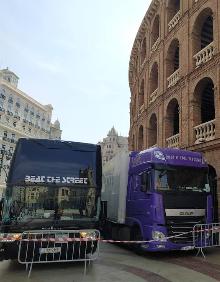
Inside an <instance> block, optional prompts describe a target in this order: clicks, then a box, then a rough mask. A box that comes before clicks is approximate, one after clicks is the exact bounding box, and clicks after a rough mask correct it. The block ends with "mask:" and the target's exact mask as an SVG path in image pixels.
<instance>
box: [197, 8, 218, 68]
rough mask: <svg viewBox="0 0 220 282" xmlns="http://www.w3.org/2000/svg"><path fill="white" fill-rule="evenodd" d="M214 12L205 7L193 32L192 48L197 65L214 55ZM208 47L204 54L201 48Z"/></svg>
mask: <svg viewBox="0 0 220 282" xmlns="http://www.w3.org/2000/svg"><path fill="white" fill-rule="evenodd" d="M213 41H214V32H213V12H212V10H211V9H210V8H206V9H204V10H203V11H202V12H201V13H200V14H199V15H198V17H197V19H196V21H195V23H194V26H193V32H192V49H193V55H194V60H195V64H196V66H197V67H198V66H200V65H201V64H203V63H205V62H207V61H208V60H210V59H211V58H212V57H213V55H214V43H213ZM205 48H208V49H207V51H206V52H204V53H203V54H201V53H200V51H201V50H203V49H205Z"/></svg>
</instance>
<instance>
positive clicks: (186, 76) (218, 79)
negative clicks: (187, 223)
mask: <svg viewBox="0 0 220 282" xmlns="http://www.w3.org/2000/svg"><path fill="white" fill-rule="evenodd" d="M219 21H220V3H219V1H218V0H154V1H152V3H151V5H150V7H149V9H148V11H147V12H146V14H145V17H144V19H143V21H142V23H141V26H140V28H139V31H138V33H137V35H136V38H135V41H134V44H133V48H132V52H131V58H130V64H129V84H130V90H131V103H130V132H129V146H130V149H131V150H143V149H146V148H149V147H152V146H159V147H172V148H181V149H187V150H193V151H200V152H203V153H204V156H205V158H206V160H207V161H208V163H209V165H210V179H211V183H212V186H213V191H215V193H214V194H215V196H216V198H219V200H220V195H217V194H218V192H219V191H220V53H219V50H220V46H219V44H220V28H219ZM217 187H218V188H217Z"/></svg>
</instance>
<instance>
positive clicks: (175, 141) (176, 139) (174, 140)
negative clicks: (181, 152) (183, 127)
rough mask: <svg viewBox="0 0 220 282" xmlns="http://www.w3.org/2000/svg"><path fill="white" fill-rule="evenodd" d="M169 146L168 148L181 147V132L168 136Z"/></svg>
mask: <svg viewBox="0 0 220 282" xmlns="http://www.w3.org/2000/svg"><path fill="white" fill-rule="evenodd" d="M166 141H167V147H168V148H179V144H180V135H179V133H178V134H176V135H173V136H171V137H169V138H167V140H166Z"/></svg>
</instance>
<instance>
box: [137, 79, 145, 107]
mask: <svg viewBox="0 0 220 282" xmlns="http://www.w3.org/2000/svg"><path fill="white" fill-rule="evenodd" d="M138 103H139V108H140V107H141V106H142V105H143V104H144V80H143V79H142V81H141V86H140V89H139V97H138Z"/></svg>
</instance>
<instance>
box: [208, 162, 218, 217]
mask: <svg viewBox="0 0 220 282" xmlns="http://www.w3.org/2000/svg"><path fill="white" fill-rule="evenodd" d="M209 183H210V187H211V193H212V198H213V204H214V222H218V197H217V174H216V170H215V168H214V167H213V166H211V165H209Z"/></svg>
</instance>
